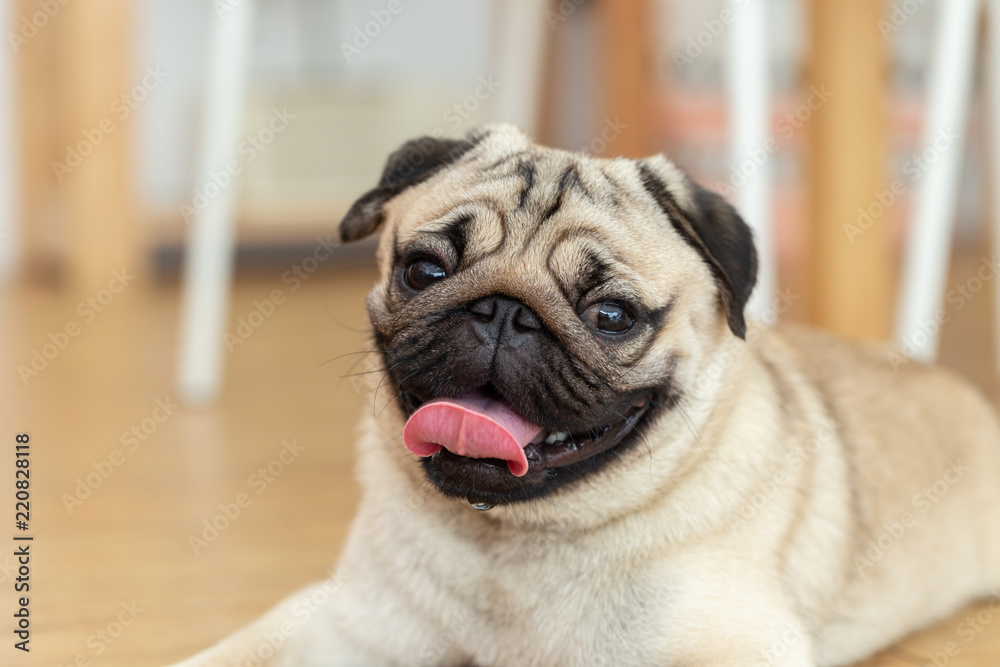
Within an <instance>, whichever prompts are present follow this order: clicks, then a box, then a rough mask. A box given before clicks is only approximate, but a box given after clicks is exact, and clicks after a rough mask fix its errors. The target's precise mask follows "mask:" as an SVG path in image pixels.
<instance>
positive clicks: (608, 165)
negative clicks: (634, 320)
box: [386, 146, 677, 301]
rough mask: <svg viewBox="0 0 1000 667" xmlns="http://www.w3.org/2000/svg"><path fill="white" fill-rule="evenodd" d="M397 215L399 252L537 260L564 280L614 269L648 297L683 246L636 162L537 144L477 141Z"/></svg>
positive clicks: (508, 262) (392, 211)
mask: <svg viewBox="0 0 1000 667" xmlns="http://www.w3.org/2000/svg"><path fill="white" fill-rule="evenodd" d="M498 153H499V154H498ZM388 218H389V221H390V225H391V230H390V232H389V234H387V235H386V236H387V237H391V238H389V239H386V240H387V241H389V242H391V243H392V244H393V245H394V248H393V251H392V254H393V255H395V256H398V255H400V254H405V253H407V252H426V253H429V254H432V255H434V254H436V255H441V256H443V257H447V258H448V259H450V260H451V262H452V263H453V265H454V266H455V267H456V269H457V270H462V269H465V268H470V267H473V266H476V265H478V264H482V263H490V264H492V263H497V264H502V265H504V266H530V267H534V268H535V269H536V270H538V271H545V272H547V273H548V274H549V275H551V276H552V277H553V279H554V280H556V282H561V283H571V282H580V281H583V282H597V281H599V280H601V279H605V278H607V277H608V276H612V275H613V276H615V277H616V278H617V279H619V280H620V281H623V282H624V281H627V282H628V284H629V286H630V287H631V288H632V289H634V290H636V291H637V292H646V293H645V294H637V295H636V296H638V297H641V298H642V299H643V300H644V301H656V300H657V299H658V298H659V295H658V294H657V292H658V291H659V289H658V288H660V287H662V286H659V285H656V284H655V282H652V281H654V280H656V279H658V278H659V277H660V276H662V274H663V272H662V270H659V271H657V270H654V269H655V268H656V267H655V266H654V265H660V266H662V263H663V262H664V261H669V258H670V256H671V254H673V253H676V252H677V246H676V244H674V245H673V246H671V244H670V239H671V236H673V235H674V232H673V230H672V229H670V226H669V225H668V224H665V221H664V220H663V219H662V214H660V213H659V211H658V210H657V208H656V204H655V202H653V201H652V200H651V199H650V198H649V196H648V194H647V193H646V192H645V190H644V188H643V186H642V183H641V180H640V175H639V170H638V167H637V166H636V164H635V162H633V161H632V160H626V159H616V160H602V159H596V158H590V157H587V156H583V155H580V154H575V153H568V152H565V151H559V150H553V149H540V148H537V147H533V148H524V149H521V150H513V151H506V152H498V151H496V150H489V147H488V146H487V147H486V150H476V151H471V152H470V154H468V155H466V156H465V157H464V158H463V159H462V160H460V161H459V162H458V163H456V164H455V165H453V166H452V167H450V168H448V169H445V170H443V171H442V172H441V173H440V174H438V175H436V176H435V177H434V178H432V179H430V180H429V181H427V182H426V183H424V184H421V185H420V186H417V187H414V188H412V189H411V190H409V191H407V192H405V193H403V194H402V195H401V196H400V197H398V198H397V199H396V200H394V201H393V202H391V203H390V206H389V216H388ZM597 274H604V275H597ZM561 288H563V289H564V292H566V291H569V285H567V284H563V285H561Z"/></svg>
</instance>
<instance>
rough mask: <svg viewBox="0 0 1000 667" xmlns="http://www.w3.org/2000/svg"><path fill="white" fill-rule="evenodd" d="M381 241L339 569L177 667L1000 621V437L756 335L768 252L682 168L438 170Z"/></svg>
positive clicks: (685, 658) (679, 651) (465, 155)
mask: <svg viewBox="0 0 1000 667" xmlns="http://www.w3.org/2000/svg"><path fill="white" fill-rule="evenodd" d="M378 230H381V239H380V242H379V245H378V252H377V256H378V266H379V269H380V277H379V280H378V283H377V284H376V285H375V287H374V289H373V290H372V292H371V293H370V295H369V297H368V301H367V306H368V312H369V314H370V319H371V326H372V331H373V339H374V343H375V345H376V347H377V350H378V352H379V354H380V356H381V363H382V369H383V370H384V373H385V378H384V381H383V385H384V386H386V387H388V388H389V390H390V393H391V395H392V401H391V405H390V407H389V408H388V409H387V410H385V412H384V413H383V414H382V415H381V416H379V417H378V418H377V419H376V418H375V417H374V416H369V417H367V418H365V420H364V424H363V435H362V436H361V438H360V444H359V457H360V460H359V465H358V474H359V476H360V480H361V483H362V485H363V489H364V492H363V497H362V500H361V503H360V508H359V510H358V514H357V517H356V519H355V521H354V524H353V528H352V530H351V532H350V536H349V538H348V541H347V544H346V546H345V548H344V551H343V554H342V556H341V558H340V562H339V565H337V567H336V568H335V569H334V570H332V571H331V573H330V576H329V578H327V579H326V580H324V581H321V582H319V583H317V584H315V585H313V586H311V587H309V588H307V589H305V590H303V591H301V592H299V593H297V594H295V595H293V596H292V597H290V598H289V599H287V600H286V601H285V602H284V603H282V604H280V605H279V606H278V607H277V608H276V609H274V610H273V611H271V612H270V613H269V614H267V615H266V616H265V617H264V618H263V619H261V620H260V621H258V622H257V623H256V624H254V625H252V626H251V627H249V628H247V629H246V630H244V631H242V632H239V633H237V634H236V635H235V636H233V637H231V638H229V639H228V640H225V641H223V642H222V643H221V644H219V645H218V646H216V647H214V648H211V649H209V650H207V651H206V652H204V653H202V654H200V655H199V656H197V657H195V658H193V659H191V660H190V661H188V662H185V663H183V664H184V665H187V666H193V665H199V666H203V665H250V666H252V665H269V666H273V665H294V666H296V667H302V666H320V665H330V666H342V665H386V666H390V665H391V666H398V665H435V666H441V667H464V666H471V665H475V666H478V667H501V666H502V667H510V666H512V665H519V666H539V667H542V666H545V667H552V666H564V667H566V666H575V665H580V666H587V667H592V666H594V665H615V666H631V665H636V666H640V665H641V666H645V665H683V666H686V667H693V666H705V667H707V666H709V665H717V666H720V667H722V666H724V667H731V666H733V665H788V666H791V665H796V666H807V665H809V666H813V665H823V666H827V665H849V664H852V663H854V662H856V661H858V660H861V659H864V658H865V657H867V656H870V655H872V654H873V653H874V652H876V651H878V650H879V649H880V648H883V647H886V646H887V645H889V644H891V643H893V642H895V641H896V640H898V639H900V638H901V637H903V636H905V635H906V634H907V633H909V632H912V631H914V630H916V629H918V628H921V627H922V626H925V625H927V624H929V623H931V622H933V621H935V620H936V619H940V618H942V617H944V616H946V615H947V614H949V613H951V612H953V611H954V610H956V609H957V608H959V607H960V606H961V605H963V604H966V603H967V602H968V601H970V600H973V599H976V598H981V597H986V596H990V595H993V596H997V594H998V587H1000V531H998V528H1000V491H998V487H1000V483H998V481H1000V426H998V421H997V415H996V413H995V412H994V408H993V407H992V406H991V405H990V404H989V403H988V401H987V400H986V399H985V398H984V397H983V396H982V395H981V394H980V393H978V392H977V391H976V390H975V389H973V388H972V387H971V386H969V385H968V384H966V383H965V382H964V381H962V380H960V379H958V378H956V377H954V376H953V375H951V374H950V373H948V372H946V371H944V370H941V369H939V368H934V367H930V366H924V365H920V364H916V363H906V364H899V363H893V361H892V360H891V358H890V356H887V351H886V350H880V349H878V348H874V347H862V346H860V345H856V344H851V343H847V342H844V341H841V340H838V339H836V338H834V337H831V336H829V335H826V334H823V333H819V332H815V331H810V330H806V329H802V328H795V327H788V326H779V327H775V328H770V329H766V328H762V327H759V326H757V325H755V324H752V325H751V326H750V327H749V328H748V326H747V322H746V319H745V316H744V306H745V305H746V303H747V299H748V298H749V296H750V293H751V290H752V289H753V287H754V281H755V277H756V270H757V258H756V254H755V250H754V243H753V238H752V235H751V232H750V230H749V229H748V227H747V225H746V224H744V222H743V221H742V220H741V219H740V217H739V215H738V214H737V213H736V211H734V210H733V208H732V207H731V206H730V205H729V204H727V203H726V202H725V201H724V200H723V199H722V198H721V197H720V196H718V195H716V194H713V193H712V192H709V191H708V190H705V189H703V188H701V187H699V186H697V185H695V184H694V183H693V182H692V181H691V180H690V179H689V178H688V177H687V176H686V175H685V174H684V173H683V172H682V171H681V170H680V169H678V167H677V166H675V165H674V164H673V163H672V162H670V161H669V160H668V159H666V158H665V157H663V156H661V155H657V156H655V157H650V158H648V159H642V160H633V159H624V158H616V159H598V158H595V157H590V156H587V155H583V154H580V153H571V152H566V151H562V150H555V149H551V148H545V147H541V146H538V145H535V144H534V143H532V141H531V140H530V139H529V138H528V137H526V136H525V135H524V134H523V133H521V132H520V131H519V130H517V129H516V128H514V127H511V126H508V125H499V126H488V127H485V128H483V129H480V130H478V131H475V132H474V133H472V134H470V135H469V136H468V138H466V139H461V140H445V139H431V138H425V139H418V140H414V141H411V142H409V143H407V144H405V145H404V146H403V147H402V148H400V149H399V150H398V151H397V152H396V153H394V154H393V155H392V156H390V157H389V159H388V163H387V164H386V166H385V170H384V173H383V174H382V178H381V180H380V181H379V183H378V185H377V186H376V187H375V188H374V189H373V190H371V191H370V192H368V193H367V194H365V195H364V196H363V197H361V199H359V200H358V201H357V202H356V203H355V204H354V205H353V207H352V208H351V209H350V211H349V212H348V213H347V215H346V217H345V218H344V220H343V222H342V223H341V226H340V233H341V236H342V238H343V240H344V241H345V242H346V241H354V240H357V239H361V238H363V237H366V236H368V235H369V234H373V233H375V232H376V231H378ZM994 600H1000V597H994Z"/></svg>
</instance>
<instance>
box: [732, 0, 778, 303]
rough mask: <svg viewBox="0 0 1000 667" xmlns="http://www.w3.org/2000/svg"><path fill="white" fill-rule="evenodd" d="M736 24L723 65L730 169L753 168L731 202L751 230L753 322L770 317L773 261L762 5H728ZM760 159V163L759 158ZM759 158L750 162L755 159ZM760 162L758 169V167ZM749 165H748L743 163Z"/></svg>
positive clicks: (768, 99) (768, 98)
mask: <svg viewBox="0 0 1000 667" xmlns="http://www.w3.org/2000/svg"><path fill="white" fill-rule="evenodd" d="M732 4H733V5H734V11H735V12H736V20H735V21H734V22H733V24H732V25H731V26H730V28H729V31H730V33H729V34H730V43H729V55H728V58H729V60H728V63H727V74H728V76H727V87H728V105H729V136H730V142H731V143H730V156H731V164H732V165H733V166H734V167H736V168H738V169H741V170H742V171H743V172H744V173H746V172H747V170H743V169H742V166H741V165H743V164H744V163H748V161H750V163H752V164H753V165H754V169H755V170H754V172H753V174H752V175H751V176H748V178H747V182H746V183H745V184H744V185H743V187H741V188H738V189H737V190H736V191H735V194H734V201H733V202H732V203H733V204H734V205H735V206H736V207H737V208H738V209H739V211H740V214H741V215H742V216H743V218H744V220H746V222H747V224H748V225H750V228H751V229H753V232H754V237H755V239H756V242H757V252H758V254H759V257H758V259H759V268H758V272H757V286H756V288H755V289H754V291H753V295H752V296H751V298H750V303H749V304H748V306H747V312H748V313H749V314H750V316H751V317H755V318H757V319H761V318H765V319H767V318H768V317H769V316H770V317H773V314H770V315H768V311H769V310H771V309H772V308H773V305H774V304H773V300H774V293H775V290H776V289H777V287H776V282H777V281H776V273H777V267H776V258H775V252H774V239H773V233H772V231H771V230H772V225H771V216H772V206H771V202H772V200H771V197H772V190H773V189H772V181H773V178H772V174H773V173H774V170H773V165H772V160H773V159H774V156H773V155H772V154H771V153H770V152H769V151H767V150H766V146H767V145H768V140H770V139H771V138H772V137H771V123H770V117H771V77H770V69H769V67H768V43H767V9H768V6H769V3H767V2H751V3H749V5H746V6H743V4H742V3H741V2H740V1H739V0H732ZM761 156H763V159H762V160H760V159H759V158H760V157H761ZM755 157H757V158H758V159H757V160H755V159H754V158H755ZM758 162H760V164H759V166H757V163H758ZM748 164H749V163H748Z"/></svg>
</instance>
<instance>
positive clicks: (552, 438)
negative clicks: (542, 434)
mask: <svg viewBox="0 0 1000 667" xmlns="http://www.w3.org/2000/svg"><path fill="white" fill-rule="evenodd" d="M555 442H556V434H555V433H549V435H548V437H547V438H545V444H547V445H554V444H555Z"/></svg>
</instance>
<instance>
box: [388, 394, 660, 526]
mask: <svg viewBox="0 0 1000 667" xmlns="http://www.w3.org/2000/svg"><path fill="white" fill-rule="evenodd" d="M400 399H401V402H402V403H403V405H404V407H405V408H406V411H407V412H409V413H410V416H409V419H408V420H407V423H406V427H405V429H404V431H403V438H404V442H405V443H406V446H407V448H408V449H409V450H410V451H411V452H413V453H414V454H416V455H418V456H421V457H423V458H424V465H425V467H426V469H427V472H428V475H429V477H430V478H431V480H432V481H433V482H434V483H435V484H436V485H437V486H438V488H439V489H440V490H441V491H442V492H443V493H445V494H446V495H449V496H457V497H461V498H464V499H466V500H468V501H469V502H470V503H471V504H473V506H475V507H476V508H477V509H489V508H491V507H492V506H494V505H498V504H507V503H510V502H516V501H518V500H527V499H529V498H533V497H537V496H539V495H542V494H543V493H544V492H545V491H544V490H543V489H544V488H545V487H549V486H552V485H551V484H550V483H551V482H552V481H553V480H555V479H557V478H558V479H560V480H565V479H568V478H572V477H576V476H578V475H579V474H580V473H582V472H584V471H585V470H586V469H587V468H592V467H594V465H593V464H594V463H596V460H597V459H598V458H600V457H601V456H602V455H604V456H605V457H606V456H607V455H608V454H609V453H611V452H612V450H615V449H616V448H618V447H619V446H620V445H622V444H623V443H624V442H626V441H627V440H630V439H631V438H630V436H634V435H637V433H638V428H639V427H640V425H641V424H642V423H643V421H644V420H645V419H646V418H647V417H648V415H649V414H650V408H651V407H652V406H653V403H654V395H653V392H646V393H642V394H640V395H639V396H638V397H636V398H635V399H634V400H633V401H632V402H631V404H630V405H629V406H628V408H627V409H625V410H620V411H617V412H616V414H615V416H614V417H613V418H612V419H611V420H609V421H608V422H606V423H604V424H601V425H595V426H594V427H588V428H586V429H583V430H577V431H571V430H565V431H564V430H560V429H558V428H545V427H543V426H540V425H537V424H534V423H532V422H531V421H529V420H528V419H526V418H525V417H523V416H522V415H520V414H518V413H517V412H516V411H515V410H514V409H513V408H511V407H510V406H509V405H507V403H506V402H505V401H504V400H503V399H502V398H501V397H500V395H499V394H498V393H496V391H495V390H493V389H492V388H491V387H490V386H489V385H487V386H486V387H482V388H480V389H477V390H475V391H473V392H470V393H469V394H466V395H465V396H461V397H458V398H441V399H435V400H432V401H427V402H423V403H421V402H419V401H418V400H417V399H415V397H414V396H413V395H412V394H406V393H405V392H404V393H403V394H402V395H401V396H400Z"/></svg>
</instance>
